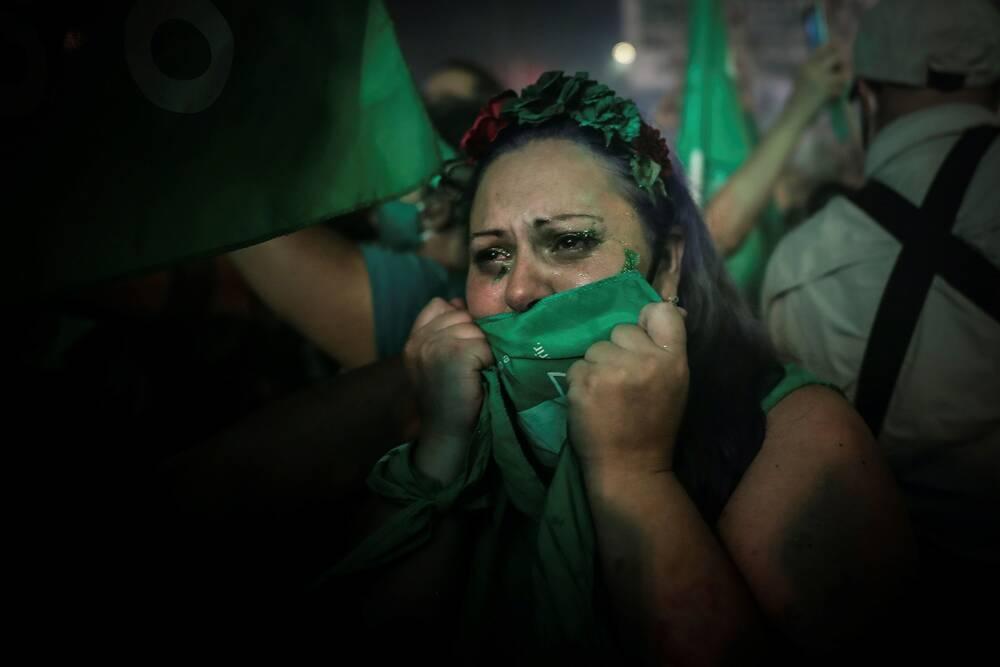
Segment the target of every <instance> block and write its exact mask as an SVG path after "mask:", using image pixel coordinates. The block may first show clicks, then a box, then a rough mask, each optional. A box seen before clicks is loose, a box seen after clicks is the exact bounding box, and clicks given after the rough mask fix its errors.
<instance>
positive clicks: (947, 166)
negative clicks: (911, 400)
mask: <svg viewBox="0 0 1000 667" xmlns="http://www.w3.org/2000/svg"><path fill="white" fill-rule="evenodd" d="M998 132H1000V128H997V127H996V126H992V125H983V126H980V127H975V128H972V129H970V130H967V131H966V132H965V133H964V134H962V136H961V137H960V138H959V140H958V142H956V144H955V146H954V147H953V148H952V149H951V151H950V152H949V153H948V155H947V156H946V157H945V159H944V162H943V163H942V164H941V167H940V169H938V173H937V175H936V176H935V177H934V181H933V182H932V183H931V186H930V188H929V189H928V191H927V196H926V197H924V201H923V203H922V204H921V205H920V206H919V207H917V206H914V205H913V204H911V203H910V202H909V201H907V200H906V199H904V198H903V197H902V196H901V195H900V194H899V193H897V192H896V191H894V190H892V189H891V188H889V187H888V186H886V185H884V184H882V183H880V182H878V181H875V180H870V181H868V182H867V183H866V184H865V185H864V187H862V188H861V190H860V191H859V192H857V193H855V194H854V195H852V196H851V197H850V199H851V201H852V202H853V203H854V204H855V205H856V206H858V208H860V209H861V210H862V211H864V212H865V213H867V214H868V216H869V217H871V218H872V220H874V221H875V222H876V223H878V224H879V225H880V226H881V227H882V228H884V229H885V230H886V231H888V232H889V233H890V234H892V235H893V236H894V237H896V239H897V240H898V241H899V242H900V243H901V244H902V245H903V248H902V250H901V251H900V253H899V257H898V259H897V260H896V265H895V266H894V267H893V269H892V273H891V274H890V276H889V281H888V283H886V286H885V291H884V292H883V293H882V300H881V301H880V302H879V306H878V311H877V313H876V315H875V322H874V323H873V324H872V329H871V332H870V333H869V336H868V346H867V347H866V348H865V356H864V360H863V361H862V363H861V372H860V373H859V376H858V392H857V397H856V398H855V405H856V407H857V409H858V412H860V413H861V416H862V417H863V418H864V420H865V421H866V422H867V423H868V426H869V428H871V430H872V433H874V434H875V435H876V436H878V434H879V432H880V431H881V430H882V422H883V421H884V420H885V413H886V410H887V409H888V407H889V399H890V398H892V392H893V389H894V388H895V385H896V380H897V378H898V377H899V372H900V369H901V368H902V367H903V359H904V358H905V357H906V351H907V349H908V348H909V346H910V339H911V338H912V337H913V332H914V330H915V328H916V325H917V320H919V319H920V311H921V310H922V308H923V305H924V301H925V300H926V299H927V294H928V292H929V291H930V287H931V282H932V281H933V279H934V276H935V275H940V276H941V277H942V278H943V279H944V280H945V281H947V282H948V283H949V284H950V285H951V286H952V287H953V288H955V289H956V290H958V291H959V292H961V293H962V295H964V296H965V297H966V298H967V299H969V300H970V301H972V302H973V303H974V304H976V305H977V306H978V307H979V308H981V309H982V310H984V311H985V312H986V313H988V314H989V315H990V316H992V317H993V319H994V320H996V321H997V322H1000V268H997V267H996V266H994V265H993V263H991V262H990V261H989V260H988V259H986V258H985V257H983V256H982V254H980V252H979V251H978V250H976V249H975V248H973V247H972V246H970V245H969V244H968V243H966V242H964V241H962V240H961V239H959V238H958V237H956V236H954V235H953V234H952V233H951V229H952V226H953V225H954V224H955V218H956V217H957V215H958V209H959V208H960V207H961V205H962V199H963V198H964V197H965V191H966V189H967V188H968V186H969V182H970V181H971V180H972V176H973V174H975V171H976V167H977V166H978V165H979V162H980V160H982V158H983V155H984V154H985V153H986V150H987V149H988V148H989V146H990V144H991V143H992V141H993V140H994V139H995V138H996V136H997V134H998ZM998 187H1000V184H998Z"/></svg>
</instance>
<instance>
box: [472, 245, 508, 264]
mask: <svg viewBox="0 0 1000 667" xmlns="http://www.w3.org/2000/svg"><path fill="white" fill-rule="evenodd" d="M475 258H476V263H477V264H487V263H489V262H506V261H508V260H509V259H510V253H509V252H508V251H506V250H504V249H503V248H484V249H482V250H479V251H477V252H476V254H475Z"/></svg>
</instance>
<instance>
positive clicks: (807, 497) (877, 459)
mask: <svg viewBox="0 0 1000 667" xmlns="http://www.w3.org/2000/svg"><path fill="white" fill-rule="evenodd" d="M719 532H720V535H721V537H722V539H723V542H724V543H725V544H726V547H727V550H728V551H729V553H730V555H731V556H732V558H733V561H734V562H735V563H736V565H737V567H738V568H739V569H740V571H741V572H742V573H743V575H744V577H745V578H746V580H747V582H748V584H749V585H750V588H751V589H752V590H753V592H754V595H755V597H756V599H757V601H758V603H759V604H760V605H761V608H762V610H763V611H764V612H765V613H766V614H767V616H768V617H769V618H770V619H771V621H772V622H773V623H775V624H776V625H777V626H778V627H780V628H781V629H783V630H785V631H786V632H787V633H789V634H790V635H791V636H792V637H793V638H794V639H795V640H796V641H798V642H801V643H802V644H805V645H811V646H814V647H822V646H830V645H833V644H842V643H843V642H844V641H848V640H849V639H850V638H852V637H857V636H858V635H859V633H860V632H861V631H863V630H865V629H867V628H866V626H868V625H869V624H870V623H871V622H872V620H873V617H876V616H881V615H882V614H884V613H887V612H888V609H889V608H890V607H891V605H892V604H893V602H894V600H895V596H896V594H897V592H898V590H899V587H900V586H902V585H903V582H904V581H905V579H906V577H907V576H908V574H909V571H910V567H911V566H912V563H911V560H910V559H911V555H912V537H911V534H910V530H909V525H908V522H907V519H906V514H905V510H904V508H903V504H902V500H901V498H900V496H899V492H898V489H897V488H896V485H895V482H894V480H893V478H892V475H891V473H890V472H889V469H888V467H887V465H886V463H885V461H884V460H883V457H882V455H881V453H880V451H879V450H878V447H877V444H876V442H875V440H874V439H873V438H872V436H871V433H870V431H869V430H868V428H867V426H866V425H865V424H864V422H863V421H862V420H861V417H860V416H859V415H858V414H857V412H855V411H854V409H853V408H852V407H851V406H850V405H849V404H848V403H847V401H846V400H844V398H843V397H842V396H841V395H840V394H838V393H837V392H835V391H833V390H830V389H828V388H825V387H821V386H808V387H804V388H802V389H799V390H797V391H795V392H793V393H791V394H790V395H789V396H788V397H786V398H785V399H784V400H783V401H781V402H780V403H779V404H778V405H777V406H775V407H774V408H773V409H772V410H771V412H770V414H769V415H768V419H767V436H766V437H765V440H764V443H763V445H762V447H761V450H760V452H759V454H758V455H757V457H756V458H755V459H754V461H753V463H752V464H751V466H750V468H749V469H748V470H747V472H746V474H745V475H744V477H743V479H742V480H741V482H740V484H739V486H738V487H737V489H736V491H735V492H734V493H733V496H732V498H731V499H730V501H729V503H728V504H727V506H726V508H725V510H724V511H723V514H722V517H721V518H720V520H719Z"/></svg>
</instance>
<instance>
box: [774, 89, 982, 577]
mask: <svg viewBox="0 0 1000 667" xmlns="http://www.w3.org/2000/svg"><path fill="white" fill-rule="evenodd" d="M983 124H993V125H997V124H1000V119H998V117H997V116H996V114H992V113H990V112H989V111H988V110H987V109H984V108H982V107H977V106H972V105H964V104H962V105H959V104H955V105H942V106H938V107H933V108H930V109H926V110H923V111H920V112H917V113H912V114H909V115H907V116H904V117H902V118H899V119H898V120H896V121H894V122H893V123H891V124H890V125H888V126H887V127H885V128H884V129H883V130H882V131H881V132H879V133H878V134H877V135H876V137H875V140H874V141H873V143H872V145H871V149H870V150H869V152H868V155H867V157H866V160H865V175H866V177H867V178H874V179H877V180H879V181H881V182H882V183H884V184H886V185H888V186H889V187H890V188H892V189H893V190H895V191H896V192H898V193H899V194H900V195H902V196H903V197H905V198H906V199H907V200H909V201H910V202H911V203H913V204H914V205H916V206H919V205H920V204H921V202H922V201H923V198H924V195H925V194H926V192H927V190H928V188H929V186H930V184H931V182H932V181H933V180H934V177H935V176H936V175H937V170H938V168H939V166H940V165H941V163H942V161H943V160H944V158H945V156H946V155H947V153H948V151H950V150H951V148H952V146H953V145H954V144H955V142H956V141H957V139H958V137H959V136H960V135H961V134H962V132H963V131H964V130H966V129H968V128H971V127H975V126H977V125H983ZM952 233H953V234H955V235H956V236H958V237H960V238H961V239H963V240H964V241H966V242H967V243H969V244H970V245H972V246H973V247H975V248H976V249H977V250H978V251H979V252H980V253H981V254H982V255H984V256H985V257H986V259H988V260H989V261H990V262H992V263H993V264H994V265H995V266H1000V139H998V140H995V141H994V142H993V144H992V145H991V147H990V149H989V150H988V152H987V153H986V154H985V155H984V157H983V159H982V161H981V162H980V163H979V167H978V168H977V170H976V173H975V175H974V177H973V179H972V181H971V183H970V185H969V188H968V189H967V190H966V193H965V198H964V199H963V202H962V206H961V208H960V210H959V213H958V218H957V220H956V221H955V224H954V226H953V228H952ZM900 248H901V246H900V244H899V242H898V241H897V240H896V239H895V238H894V237H893V236H891V235H890V234H889V233H888V232H886V231H885V230H883V229H882V228H881V227H879V226H878V225H876V224H875V223H873V222H872V221H871V220H870V219H869V218H868V216H867V215H866V214H865V213H863V212H862V211H861V210H860V209H858V208H857V207H855V206H854V205H853V204H852V203H850V202H849V201H848V200H847V199H845V198H843V197H837V198H835V199H833V200H831V201H830V203H829V204H827V206H826V207H825V208H823V209H822V210H821V211H820V212H819V213H817V214H816V215H815V216H813V217H812V218H810V219H809V220H807V221H806V222H805V223H803V224H802V225H801V226H800V227H799V228H797V229H795V230H793V231H792V232H791V233H789V234H788V235H787V236H786V237H785V238H784V239H783V240H782V242H781V243H780V244H779V246H778V248H777V249H776V250H775V252H774V254H773V255H772V257H771V260H770V263H769V264H768V267H767V272H766V274H765V278H764V287H763V291H762V309H761V313H762V317H763V318H764V320H765V322H766V324H767V328H768V330H769V332H770V334H771V336H772V339H773V340H774V342H775V344H776V345H777V346H778V349H779V350H780V351H781V352H782V353H783V354H785V355H786V356H787V357H789V358H790V359H791V360H794V361H797V362H798V363H799V364H801V365H802V366H804V367H805V368H807V369H808V370H810V371H812V372H813V373H815V374H816V375H818V376H820V377H822V378H824V379H827V380H830V381H832V382H834V383H836V384H837V385H838V386H840V387H841V388H842V389H843V390H844V391H845V393H846V394H847V396H848V398H850V399H851V400H853V399H854V397H855V392H856V390H857V380H858V374H859V371H860V367H861V362H862V359H863V357H864V353H865V347H866V345H867V342H868V332H869V331H870V329H871V326H872V323H873V321H874V319H875V313H876V310H877V309H878V305H879V301H880V299H881V297H882V292H883V290H884V288H885V285H886V282H887V281H888V278H889V275H890V273H891V271H892V268H893V265H894V264H895V261H896V258H897V256H898V255H899V251H900ZM996 289H1000V284H997V285H996ZM879 440H880V443H881V444H882V446H883V448H884V451H885V452H886V454H887V455H888V459H889V463H890V465H891V466H892V467H893V470H894V471H895V473H896V476H897V478H898V480H899V481H900V483H901V485H902V488H903V491H904V494H905V495H906V496H907V501H908V503H909V505H910V509H911V515H912V517H913V519H914V524H915V527H916V529H917V531H918V534H920V535H922V536H923V537H924V538H926V539H927V540H929V541H931V542H932V543H935V544H936V545H937V546H939V547H940V548H942V549H945V550H947V551H951V552H954V553H959V554H961V555H962V556H963V557H965V558H971V559H974V560H979V561H981V562H993V563H1000V324H998V323H997V322H996V321H995V320H993V319H992V318H991V317H990V316H989V315H987V314H986V313H985V312H983V311H982V310H980V309H979V308H978V307H977V306H976V305H974V304H973V303H972V302H970V301H969V300H968V299H966V298H965V297H964V296H962V295H961V294H960V293H958V292H957V291H956V290H954V289H953V288H952V287H951V286H950V285H948V283H946V282H945V281H944V280H943V279H941V278H940V277H939V276H938V277H935V278H934V280H933V282H932V285H931V289H930V293H929V294H928V296H927V299H926V301H925V303H924V308H923V310H922V312H921V315H920V319H919V320H918V322H917V325H916V329H915V331H914V334H913V338H912V339H911V341H910V346H909V348H908V350H907V353H906V357H905V359H904V362H903V367H902V369H901V372H900V375H899V378H898V379H897V382H896V388H895V391H894V393H893V396H892V399H891V401H890V402H889V406H888V410H887V413H886V418H885V421H884V424H883V429H882V433H881V435H880V437H879Z"/></svg>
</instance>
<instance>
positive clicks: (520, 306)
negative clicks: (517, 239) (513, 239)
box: [504, 255, 555, 313]
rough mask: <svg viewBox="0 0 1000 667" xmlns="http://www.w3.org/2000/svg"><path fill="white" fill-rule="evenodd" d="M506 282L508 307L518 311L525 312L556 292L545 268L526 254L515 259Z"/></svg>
mask: <svg viewBox="0 0 1000 667" xmlns="http://www.w3.org/2000/svg"><path fill="white" fill-rule="evenodd" d="M506 282H507V287H506V290H505V291H504V300H505V301H506V302H507V307H508V308H510V309H511V310H513V311H514V312H516V313H523V312H524V311H526V310H528V309H529V308H531V307H532V306H533V305H535V303H536V302H538V300H539V299H542V298H544V297H547V296H549V295H550V294H554V293H555V290H554V289H553V287H552V284H551V281H550V280H548V279H546V277H545V273H544V268H543V267H542V266H540V265H539V263H538V262H537V261H535V260H534V259H533V258H531V257H525V256H524V255H521V256H519V257H518V258H517V259H515V260H514V265H513V266H512V267H511V270H510V273H509V274H507V281H506Z"/></svg>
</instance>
